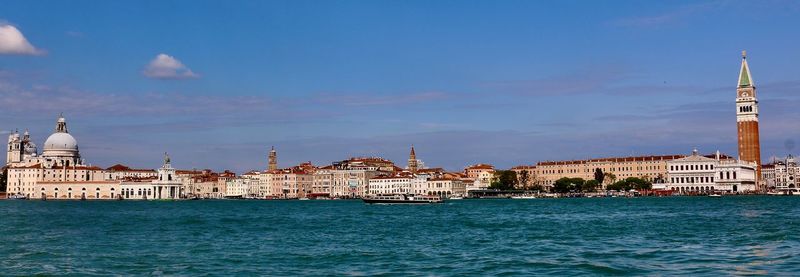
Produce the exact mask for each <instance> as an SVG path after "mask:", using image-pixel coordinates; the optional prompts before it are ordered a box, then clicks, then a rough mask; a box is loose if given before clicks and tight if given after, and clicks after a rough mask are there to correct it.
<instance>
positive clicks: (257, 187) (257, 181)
mask: <svg viewBox="0 0 800 277" xmlns="http://www.w3.org/2000/svg"><path fill="white" fill-rule="evenodd" d="M261 174H263V173H262V172H259V171H255V170H254V171H250V172H247V173H245V174H242V175H241V176H239V178H242V179H246V183H247V192H246V194H245V197H247V198H264V197H266V196H267V194H266V191H267V190H266V184H265V183H263V182H262V181H261Z"/></svg>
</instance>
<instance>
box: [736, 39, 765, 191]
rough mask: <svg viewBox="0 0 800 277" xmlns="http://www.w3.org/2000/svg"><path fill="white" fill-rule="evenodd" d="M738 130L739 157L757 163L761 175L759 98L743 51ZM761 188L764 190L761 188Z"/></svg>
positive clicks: (737, 118)
mask: <svg viewBox="0 0 800 277" xmlns="http://www.w3.org/2000/svg"><path fill="white" fill-rule="evenodd" d="M736 109H737V110H736V127H737V128H736V130H737V138H738V145H739V159H740V160H743V161H748V162H753V163H755V164H756V176H757V177H761V144H760V142H759V131H758V99H756V87H755V82H754V81H753V76H751V75H750V66H749V65H748V64H747V53H746V52H744V51H742V66H741V68H740V70H739V83H738V86H737V88H736ZM759 190H763V187H762V188H759Z"/></svg>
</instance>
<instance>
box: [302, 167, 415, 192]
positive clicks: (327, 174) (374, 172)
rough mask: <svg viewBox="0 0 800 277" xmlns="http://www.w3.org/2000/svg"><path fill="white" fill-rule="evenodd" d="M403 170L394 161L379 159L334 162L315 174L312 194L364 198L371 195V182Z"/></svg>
mask: <svg viewBox="0 0 800 277" xmlns="http://www.w3.org/2000/svg"><path fill="white" fill-rule="evenodd" d="M400 171H402V169H400V168H398V167H396V166H395V165H394V163H392V161H389V160H386V159H383V158H377V157H366V158H365V157H359V158H350V159H348V160H344V161H338V162H333V163H331V165H328V166H324V167H321V168H319V169H317V170H316V172H314V176H313V178H314V180H313V184H312V193H313V194H314V195H317V196H327V197H346V198H356V197H363V196H365V195H367V194H368V193H369V180H370V179H372V178H374V177H376V176H383V175H391V174H394V173H395V172H400Z"/></svg>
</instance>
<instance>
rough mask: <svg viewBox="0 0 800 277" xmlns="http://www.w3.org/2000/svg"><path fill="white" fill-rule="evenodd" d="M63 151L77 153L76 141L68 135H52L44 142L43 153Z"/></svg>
mask: <svg viewBox="0 0 800 277" xmlns="http://www.w3.org/2000/svg"><path fill="white" fill-rule="evenodd" d="M48 150H65V151H76V152H77V151H78V141H76V140H75V138H73V137H72V135H70V134H69V133H53V134H52V135H50V137H48V138H47V140H46V141H45V142H44V151H45V152H46V151H48Z"/></svg>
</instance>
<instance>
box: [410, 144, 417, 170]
mask: <svg viewBox="0 0 800 277" xmlns="http://www.w3.org/2000/svg"><path fill="white" fill-rule="evenodd" d="M408 171H409V172H411V173H417V153H415V152H414V146H413V145H412V146H411V153H410V154H408Z"/></svg>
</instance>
